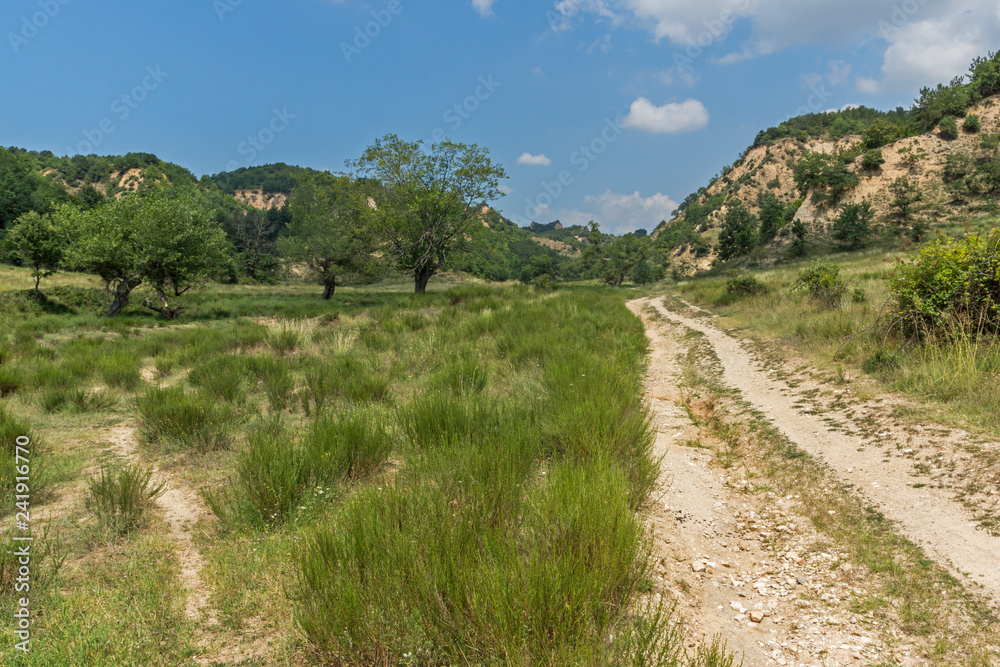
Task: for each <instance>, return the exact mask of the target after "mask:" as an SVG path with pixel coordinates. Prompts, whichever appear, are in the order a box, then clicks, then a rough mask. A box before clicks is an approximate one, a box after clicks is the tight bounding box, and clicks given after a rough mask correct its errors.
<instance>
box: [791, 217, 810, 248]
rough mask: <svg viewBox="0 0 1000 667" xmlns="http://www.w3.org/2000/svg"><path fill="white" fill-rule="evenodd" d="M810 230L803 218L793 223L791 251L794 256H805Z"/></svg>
mask: <svg viewBox="0 0 1000 667" xmlns="http://www.w3.org/2000/svg"><path fill="white" fill-rule="evenodd" d="M808 233H809V230H808V229H806V225H805V223H804V222H802V221H801V220H796V221H795V222H793V223H792V236H793V237H795V238H794V239H792V246H791V252H792V256H793V257H805V254H806V249H807V246H806V235H807V234H808Z"/></svg>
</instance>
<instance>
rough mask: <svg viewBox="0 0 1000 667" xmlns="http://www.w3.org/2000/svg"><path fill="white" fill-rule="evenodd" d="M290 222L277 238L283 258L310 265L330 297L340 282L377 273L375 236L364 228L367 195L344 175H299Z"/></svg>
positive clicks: (312, 275) (310, 274) (310, 276)
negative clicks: (301, 177)
mask: <svg viewBox="0 0 1000 667" xmlns="http://www.w3.org/2000/svg"><path fill="white" fill-rule="evenodd" d="M289 210H290V211H291V222H290V223H289V225H288V231H287V234H286V235H285V236H283V237H282V238H281V239H279V241H278V248H279V251H280V253H281V255H282V257H283V258H284V259H285V260H286V261H288V262H289V263H290V264H291V265H293V266H304V267H305V268H307V269H308V274H307V275H306V278H307V279H309V280H312V281H313V282H317V283H319V284H320V285H322V286H323V298H324V299H326V300H329V299H330V298H331V297H332V296H333V294H334V291H335V290H336V288H337V283H338V281H341V280H345V279H346V280H353V281H355V282H357V281H366V280H367V281H370V280H371V279H373V278H374V277H376V276H377V275H378V270H379V264H378V262H377V260H376V259H375V257H374V251H375V246H374V240H373V239H372V237H371V236H370V234H369V233H368V232H367V229H366V227H367V221H368V218H369V215H370V214H371V209H370V207H369V204H368V197H367V195H366V194H365V193H364V192H362V190H361V189H360V187H359V186H358V185H357V184H355V183H354V182H353V181H351V179H349V178H348V177H346V176H332V175H330V174H320V175H316V176H312V177H308V178H304V179H302V180H301V181H300V182H299V184H298V186H297V187H296V188H295V191H294V192H293V193H292V197H291V199H290V200H289Z"/></svg>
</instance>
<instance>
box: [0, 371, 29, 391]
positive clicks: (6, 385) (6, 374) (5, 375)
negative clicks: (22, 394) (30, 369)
mask: <svg viewBox="0 0 1000 667" xmlns="http://www.w3.org/2000/svg"><path fill="white" fill-rule="evenodd" d="M23 387H24V371H22V370H21V369H20V368H18V367H16V366H11V365H9V364H4V365H3V366H0V398H6V397H8V396H10V395H11V394H16V393H17V392H19V391H21V389H22V388H23Z"/></svg>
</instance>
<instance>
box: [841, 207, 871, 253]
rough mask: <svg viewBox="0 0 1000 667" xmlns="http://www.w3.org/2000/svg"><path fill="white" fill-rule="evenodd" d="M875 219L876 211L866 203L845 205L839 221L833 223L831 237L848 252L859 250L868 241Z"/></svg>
mask: <svg viewBox="0 0 1000 667" xmlns="http://www.w3.org/2000/svg"><path fill="white" fill-rule="evenodd" d="M874 218H875V211H874V209H872V206H871V204H869V203H868V202H866V201H864V202H861V203H860V204H844V205H843V206H842V207H841V208H840V214H839V215H838V216H837V219H836V220H834V221H833V227H832V229H831V235H832V236H833V238H834V239H836V240H838V241H840V242H841V243H842V244H843V246H844V247H845V248H847V249H848V250H858V249H860V248H861V247H863V246H864V244H865V241H866V240H867V239H868V234H869V232H870V231H871V223H872V220H873V219H874Z"/></svg>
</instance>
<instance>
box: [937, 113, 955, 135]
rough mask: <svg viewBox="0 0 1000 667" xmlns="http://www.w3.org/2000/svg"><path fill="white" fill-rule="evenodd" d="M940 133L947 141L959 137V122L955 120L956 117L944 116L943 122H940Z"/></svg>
mask: <svg viewBox="0 0 1000 667" xmlns="http://www.w3.org/2000/svg"><path fill="white" fill-rule="evenodd" d="M938 133H939V134H940V135H941V138H942V139H945V140H946V141H951V140H953V139H958V122H957V121H956V120H955V117H954V116H945V117H944V118H942V119H941V122H940V123H938Z"/></svg>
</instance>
